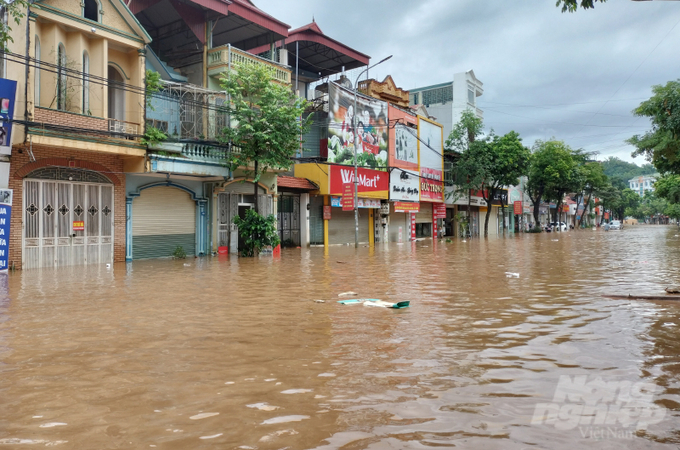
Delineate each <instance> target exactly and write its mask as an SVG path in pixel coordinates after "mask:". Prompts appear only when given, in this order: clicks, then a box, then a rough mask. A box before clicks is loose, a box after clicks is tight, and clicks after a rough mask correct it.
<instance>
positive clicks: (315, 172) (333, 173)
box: [295, 164, 389, 246]
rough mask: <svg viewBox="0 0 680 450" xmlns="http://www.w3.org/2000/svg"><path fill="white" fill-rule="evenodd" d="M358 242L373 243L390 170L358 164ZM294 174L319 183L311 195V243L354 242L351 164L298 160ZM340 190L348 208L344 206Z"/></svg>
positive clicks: (385, 198)
mask: <svg viewBox="0 0 680 450" xmlns="http://www.w3.org/2000/svg"><path fill="white" fill-rule="evenodd" d="M357 172H358V175H359V176H358V183H357V189H358V198H359V202H358V216H359V243H360V244H369V245H373V244H374V243H375V237H376V229H379V227H378V225H379V224H376V220H379V218H380V207H381V200H387V196H388V191H389V174H388V173H387V172H383V171H379V170H372V169H366V168H358V170H357ZM295 176H296V177H299V178H306V179H308V180H309V181H311V182H312V183H314V184H315V185H317V186H319V190H318V192H319V195H316V196H312V197H311V198H310V220H309V222H310V223H309V227H310V245H320V244H323V245H325V246H329V245H348V244H354V242H355V228H356V224H355V216H354V208H353V207H352V205H353V204H354V201H353V197H354V196H353V193H354V168H353V167H351V166H346V165H337V164H297V165H296V166H295ZM343 194H346V195H345V197H348V199H347V200H348V201H349V205H350V208H351V209H346V208H347V206H345V208H343Z"/></svg>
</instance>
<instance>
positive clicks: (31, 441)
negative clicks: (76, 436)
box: [0, 438, 68, 447]
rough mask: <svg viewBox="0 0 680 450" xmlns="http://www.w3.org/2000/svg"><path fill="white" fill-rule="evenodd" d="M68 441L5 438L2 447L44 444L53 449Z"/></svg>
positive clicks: (0, 442) (2, 440)
mask: <svg viewBox="0 0 680 450" xmlns="http://www.w3.org/2000/svg"><path fill="white" fill-rule="evenodd" d="M67 442H68V441H48V440H47V439H21V438H4V439H0V445H21V444H24V445H36V444H44V445H45V447H53V446H55V445H61V444H66V443H67Z"/></svg>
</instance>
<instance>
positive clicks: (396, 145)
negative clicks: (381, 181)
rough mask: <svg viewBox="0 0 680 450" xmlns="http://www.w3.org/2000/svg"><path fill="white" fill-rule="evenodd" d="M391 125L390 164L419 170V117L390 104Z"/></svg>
mask: <svg viewBox="0 0 680 450" xmlns="http://www.w3.org/2000/svg"><path fill="white" fill-rule="evenodd" d="M388 112H389V115H388V116H389V119H390V122H391V123H392V124H394V126H393V127H390V141H389V161H388V162H389V165H390V167H399V168H402V169H410V170H418V119H417V117H416V116H414V115H412V114H409V113H407V112H406V111H404V110H402V109H399V108H397V107H395V106H392V105H389V108H388Z"/></svg>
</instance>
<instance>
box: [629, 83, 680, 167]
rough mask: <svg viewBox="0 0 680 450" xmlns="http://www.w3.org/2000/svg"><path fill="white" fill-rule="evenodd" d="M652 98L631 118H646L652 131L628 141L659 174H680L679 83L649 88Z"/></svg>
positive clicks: (635, 154) (642, 104)
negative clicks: (649, 121)
mask: <svg viewBox="0 0 680 450" xmlns="http://www.w3.org/2000/svg"><path fill="white" fill-rule="evenodd" d="M652 92H653V93H654V95H652V97H651V98H650V99H649V100H646V101H644V102H642V103H640V106H638V107H637V108H636V109H635V110H633V114H635V115H636V116H639V117H649V119H650V120H651V122H652V129H651V130H650V131H648V132H646V133H645V134H644V135H642V136H639V135H635V136H633V137H631V138H630V139H628V140H627V142H628V143H629V144H632V145H634V146H635V147H636V149H637V150H635V152H634V153H633V155H634V156H637V155H644V156H645V157H646V158H647V160H648V161H650V162H651V163H652V164H654V167H656V168H657V169H658V170H659V171H660V172H661V173H675V174H680V80H677V81H669V82H668V83H666V85H665V86H662V85H656V86H652Z"/></svg>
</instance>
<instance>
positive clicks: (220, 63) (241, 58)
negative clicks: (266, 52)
mask: <svg viewBox="0 0 680 450" xmlns="http://www.w3.org/2000/svg"><path fill="white" fill-rule="evenodd" d="M238 64H259V65H265V66H268V67H271V68H272V69H273V70H274V75H273V78H274V80H275V81H277V82H279V83H281V84H288V85H289V84H290V83H291V70H290V68H289V67H288V66H284V65H282V64H279V63H276V62H274V61H270V60H268V59H265V58H261V57H259V56H256V55H253V54H250V53H248V52H244V51H243V50H239V49H237V48H235V47H232V46H230V45H223V46H221V47H216V48H213V49H210V50H208V75H211V76H219V75H220V74H221V73H223V72H226V71H227V70H229V69H230V68H231V67H233V66H235V65H238Z"/></svg>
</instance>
